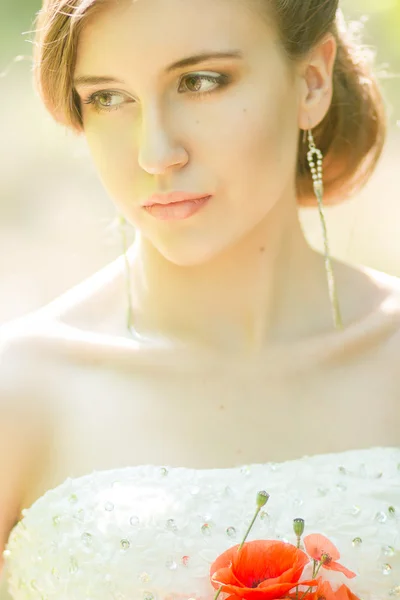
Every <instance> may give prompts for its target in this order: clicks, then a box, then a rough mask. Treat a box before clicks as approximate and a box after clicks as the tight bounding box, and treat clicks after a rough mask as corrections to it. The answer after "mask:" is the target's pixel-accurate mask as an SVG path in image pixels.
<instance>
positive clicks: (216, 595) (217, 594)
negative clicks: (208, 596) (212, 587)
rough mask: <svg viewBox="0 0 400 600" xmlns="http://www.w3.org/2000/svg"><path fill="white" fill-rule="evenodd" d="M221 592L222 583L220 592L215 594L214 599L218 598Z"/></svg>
mask: <svg viewBox="0 0 400 600" xmlns="http://www.w3.org/2000/svg"><path fill="white" fill-rule="evenodd" d="M221 592H222V585H221V587H220V588H219V590H218V592H217V593H216V594H215V596H214V600H217V598H218V596H219V595H220V593H221Z"/></svg>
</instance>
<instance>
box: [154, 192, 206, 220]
mask: <svg viewBox="0 0 400 600" xmlns="http://www.w3.org/2000/svg"><path fill="white" fill-rule="evenodd" d="M211 197H212V196H204V197H203V198H194V199H192V200H188V199H185V200H180V201H178V202H169V203H167V204H161V203H157V202H153V203H152V204H147V205H144V206H143V208H144V210H146V212H148V213H149V214H150V215H151V216H152V217H154V218H155V219H159V220H161V221H179V220H182V219H188V218H189V217H191V216H193V215H194V214H196V213H197V212H198V211H199V210H200V209H201V208H203V207H204V206H205V205H206V204H207V203H208V201H209V200H210V198H211Z"/></svg>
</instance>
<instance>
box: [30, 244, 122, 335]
mask: <svg viewBox="0 0 400 600" xmlns="http://www.w3.org/2000/svg"><path fill="white" fill-rule="evenodd" d="M125 285H126V283H125V258H124V256H123V255H121V256H119V257H118V258H116V259H115V260H114V261H112V262H111V263H109V264H107V265H105V266H104V267H102V268H101V269H99V270H98V271H96V272H95V273H93V274H91V275H89V276H88V277H87V278H86V279H84V280H83V281H81V282H79V283H77V284H76V285H74V286H73V287H71V288H70V289H68V290H67V291H66V292H64V293H62V294H61V295H60V296H58V297H57V298H55V299H54V300H53V301H51V302H50V303H48V304H47V305H45V306H43V307H42V308H41V309H40V311H37V316H41V317H43V318H44V319H45V320H46V321H49V320H53V321H59V322H62V323H66V324H72V325H74V324H77V325H78V326H79V324H80V323H84V324H85V325H88V326H90V325H91V324H92V323H93V324H95V323H96V322H98V321H102V320H104V318H107V313H110V312H112V309H113V306H114V305H115V304H117V303H118V302H121V303H122V302H123V300H124V297H125Z"/></svg>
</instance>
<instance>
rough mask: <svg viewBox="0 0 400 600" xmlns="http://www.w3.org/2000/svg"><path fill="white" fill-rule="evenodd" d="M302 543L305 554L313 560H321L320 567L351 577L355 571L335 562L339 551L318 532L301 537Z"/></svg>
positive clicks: (354, 574) (338, 556)
mask: <svg viewBox="0 0 400 600" xmlns="http://www.w3.org/2000/svg"><path fill="white" fill-rule="evenodd" d="M303 543H304V546H305V549H306V552H307V554H308V555H309V556H310V557H311V558H312V559H314V560H316V561H318V562H322V568H323V569H328V570H331V571H340V572H341V573H344V574H345V575H346V577H348V578H349V579H352V578H353V577H355V576H356V573H353V571H350V570H349V569H346V567H344V566H343V565H341V564H340V563H339V562H337V561H338V560H339V558H340V553H339V551H338V549H337V548H336V546H334V544H332V542H331V541H330V540H328V538H326V537H325V536H324V535H321V534H319V533H312V534H311V535H307V536H306V537H305V538H303Z"/></svg>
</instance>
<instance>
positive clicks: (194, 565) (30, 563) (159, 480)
mask: <svg viewBox="0 0 400 600" xmlns="http://www.w3.org/2000/svg"><path fill="white" fill-rule="evenodd" d="M260 490H265V491H267V492H268V493H269V494H270V499H269V501H268V503H267V505H266V506H265V507H264V508H263V510H262V512H261V513H260V515H259V517H258V519H257V520H256V522H255V525H254V527H253V529H252V530H251V533H250V535H249V537H248V540H247V541H250V540H255V539H280V540H284V541H288V542H291V543H293V544H295V543H296V540H295V536H294V533H293V525H292V521H293V519H294V518H296V517H301V518H303V519H305V532H304V535H306V534H309V533H314V532H315V533H321V534H323V535H325V536H327V537H328V538H329V539H330V540H331V541H332V542H333V543H334V544H335V545H336V546H337V548H338V550H339V552H340V553H341V557H340V561H339V562H340V563H341V564H343V565H345V566H346V567H347V568H348V569H351V570H352V571H354V572H355V573H356V574H357V576H356V577H355V578H353V579H351V580H349V579H346V577H345V576H344V575H343V574H342V573H335V574H334V576H335V577H336V580H335V581H336V582H337V581H339V580H340V581H343V582H344V583H346V584H347V585H348V586H349V587H350V589H351V590H352V591H353V592H354V593H355V594H356V595H357V596H358V597H359V598H361V599H362V600H389V599H390V600H393V598H396V597H399V598H400V448H370V449H366V450H351V451H347V452H343V453H336V454H325V455H317V456H311V457H308V456H306V457H303V458H301V459H297V460H291V461H286V462H283V463H267V464H255V465H246V466H242V467H235V468H230V469H207V470H198V469H188V468H177V467H173V468H169V467H168V466H134V467H130V466H128V467H123V468H118V469H112V470H105V471H96V472H93V473H91V474H89V475H85V476H83V477H78V478H75V479H71V478H69V479H67V480H66V481H65V482H64V483H62V484H61V485H59V486H58V487H57V488H55V489H53V490H49V491H48V492H46V493H45V494H44V495H43V496H42V497H41V498H39V499H38V500H37V501H36V502H35V503H34V504H33V505H32V506H31V507H30V508H29V509H26V510H24V511H23V518H22V519H21V521H20V522H19V523H18V524H17V525H16V526H15V527H14V529H13V531H12V532H11V535H10V538H9V541H8V545H7V547H6V550H5V553H4V557H5V565H6V576H7V579H8V584H9V591H10V593H11V595H12V597H13V598H15V599H16V600H28V599H33V598H35V599H42V600H44V599H48V600H52V599H57V600H67V599H68V600H72V599H73V600H123V599H126V600H166V599H169V600H174V599H178V598H179V599H180V600H182V599H185V598H186V599H189V598H196V599H201V600H204V599H212V598H213V597H214V595H215V590H214V588H213V587H212V585H211V582H210V576H209V570H210V565H211V564H212V562H213V561H214V560H215V559H216V558H217V556H218V555H219V554H221V553H222V552H223V551H225V550H226V549H228V548H230V547H231V546H234V545H235V544H237V543H239V542H241V541H242V538H243V536H244V534H245V532H246V529H247V527H248V525H249V523H250V521H251V519H252V517H253V515H254V512H255V507H256V496H257V492H258V491H260ZM338 578H339V579H338ZM340 578H342V579H340ZM223 598H224V595H222V596H220V600H222V599H223Z"/></svg>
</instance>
